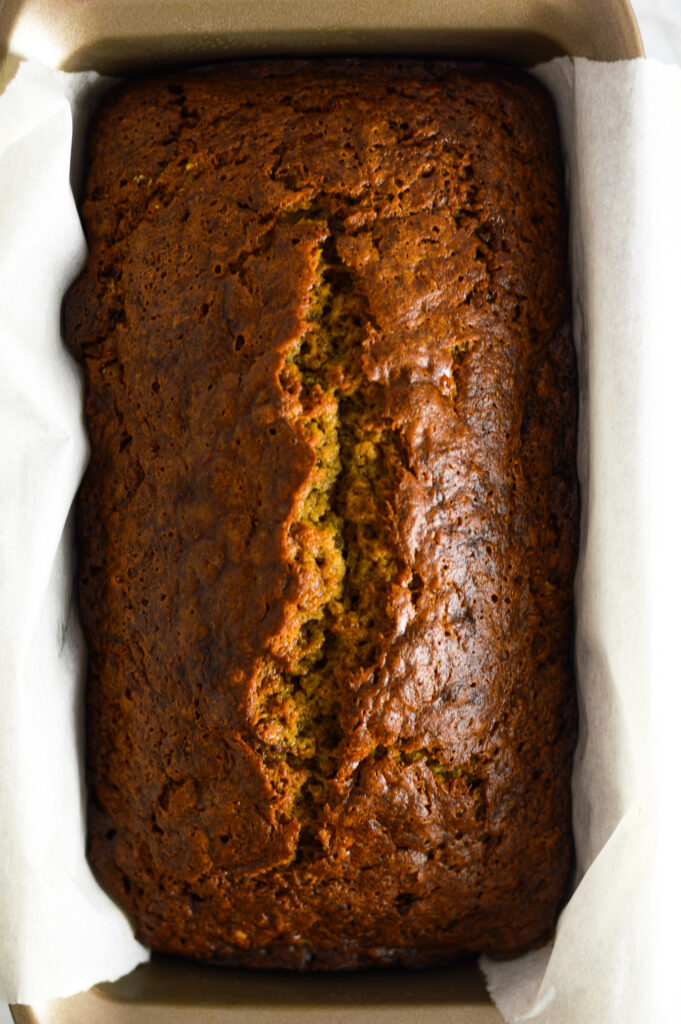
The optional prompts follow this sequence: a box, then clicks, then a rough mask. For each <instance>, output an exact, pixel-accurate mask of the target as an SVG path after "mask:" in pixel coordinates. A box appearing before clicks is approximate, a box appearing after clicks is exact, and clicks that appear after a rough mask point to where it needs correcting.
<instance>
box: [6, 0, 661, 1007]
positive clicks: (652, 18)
mask: <svg viewBox="0 0 681 1024" xmlns="http://www.w3.org/2000/svg"><path fill="white" fill-rule="evenodd" d="M631 2H632V6H633V8H634V11H635V12H636V17H637V18H638V22H639V26H640V28H641V35H642V36H643V45H644V47H645V51H646V56H647V57H654V58H657V59H658V60H661V61H665V62H667V63H673V62H675V63H678V64H681V0H631ZM0 1024H12V1018H11V1016H10V1013H9V1010H8V1008H7V1007H6V1005H4V1004H3V1005H0Z"/></svg>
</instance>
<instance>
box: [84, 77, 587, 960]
mask: <svg viewBox="0 0 681 1024" xmlns="http://www.w3.org/2000/svg"><path fill="white" fill-rule="evenodd" d="M560 182H561V169H560V163H559V159H558V144H557V135H556V128H555V123H554V119H553V113H552V110H551V107H550V103H549V101H548V100H547V97H546V96H545V95H544V93H543V92H542V90H541V88H540V87H539V86H538V85H537V84H536V83H534V82H533V81H532V80H531V79H529V78H528V77H526V76H524V75H522V74H520V73H517V72H514V71H507V70H496V69H490V68H485V67H483V66H473V65H471V66H465V65H461V66H458V65H453V64H445V63H442V62H433V63H429V64H421V63H417V62H411V61H393V62H385V61H333V62H322V61H317V62H275V63H271V62H270V63H267V62H262V63H258V62H252V63H249V62H244V63H239V64H234V65H231V66H229V67H226V68H224V69H221V70H216V71H210V72H206V73H196V74H186V73H184V74H177V75H169V76H166V77H164V78H162V79H150V80H147V81H142V82H139V83H136V84H133V85H132V86H128V87H125V88H124V89H122V90H119V91H117V92H116V93H115V94H114V95H113V96H112V97H111V98H110V100H109V101H108V102H107V104H106V105H105V107H104V108H103V110H102V111H101V112H100V114H99V115H98V117H97V119H96V122H95V124H94V126H93V129H92V134H91V140H90V162H89V171H88V178H87V185H86V191H85V199H84V202H83V217H84V221H85V225H86V231H87V235H88V240H89V244H90V256H89V259H88V263H87V266H86V267H85V269H84V271H83V273H82V274H81V276H80V278H79V279H78V281H77V282H76V283H75V285H74V286H73V288H72V289H71V291H70V293H69V295H68V297H67V300H66V304H65V326H66V337H67V341H68V343H69V345H70V347H71V349H72V351H73V352H74V354H75V355H76V357H77V358H78V359H79V361H80V362H81V364H82V365H83V366H84V368H85V375H86V383H87V407H86V416H87V423H88V429H89V432H90V437H91V440H92V448H93V456H92V462H91V465H90V468H89V470H88V473H87V477H86V480H85V482H84V485H83V488H82V490H81V494H80V497H79V510H78V521H79V544H80V554H81V561H80V566H81V567H80V584H79V585H80V600H81V614H82V617H83V621H84V625H85V630H86V633H87V637H88V642H89V647H90V667H89V678H88V698H87V699H88V727H89V732H88V776H89V783H90V859H91V862H92V864H93V866H94V868H95V870H96V871H97V873H98V875H99V877H100V878H101V880H102V882H103V883H104V884H105V885H106V887H107V888H108V889H109V890H110V891H111V892H112V893H113V894H114V895H115V896H116V897H117V898H118V899H119V900H120V901H121V903H122V904H123V905H124V906H125V907H126V908H127V909H128V910H129V911H130V913H131V914H132V915H133V916H134V918H135V920H136V923H137V928H138V933H139V935H140V936H141V938H142V939H143V940H144V941H146V942H148V943H149V944H150V945H151V946H153V947H154V948H157V949H161V950H166V951H170V952H176V953H187V954H192V955H198V956H204V957H211V958H214V959H221V960H226V961H229V962H235V963H251V964H274V965H282V966H298V967H300V966H306V965H309V966H322V967H348V966H350V967H351V966H359V965H362V964H367V963H391V962H403V963H414V964H417V963H433V962H437V961H441V960H447V959H451V958H453V957H455V956H457V955H460V954H462V953H466V952H473V951H479V950H486V951H488V952H491V953H496V954H498V955H508V954H511V953H514V952H517V951H519V950H522V949H526V948H528V947H530V946H531V945H533V944H535V943H536V942H538V941H542V940H543V939H545V938H546V937H547V936H548V935H549V934H550V931H551V928H552V925H553V921H554V918H555V913H556V907H557V904H558V902H559V900H560V898H561V896H562V894H563V889H564V885H565V879H566V873H567V870H568V866H569V857H570V840H569V762H570V755H571V751H572V747H573V743H574V699H573V694H572V682H571V656H570V644H571V612H570V588H571V580H572V574H573V568H574V557H575V547H576V521H577V519H576V517H577V498H576V483H575V470H574V406H575V399H574V380H573V356H572V348H571V343H570V340H569V335H568V333H567V331H566V330H565V328H564V321H565V318H566V311H567V293H566V286H565V270H564V263H563V251H564V238H563V217H564V214H563V206H562V188H561V183H560Z"/></svg>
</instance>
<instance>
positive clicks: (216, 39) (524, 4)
mask: <svg viewBox="0 0 681 1024" xmlns="http://www.w3.org/2000/svg"><path fill="white" fill-rule="evenodd" d="M2 53H4V54H5V55H6V58H5V59H7V60H11V57H12V56H17V57H34V58H37V59H38V60H41V61H42V62H43V63H45V64H48V65H50V66H53V67H60V68H63V69H65V70H69V71H81V70H86V69H95V70H97V71H100V72H103V73H109V74H111V73H114V74H125V73H128V74H131V73H133V74H134V73H135V72H137V71H139V70H142V69H147V68H149V67H159V66H163V65H169V64H175V65H177V64H185V65H186V64H200V63H202V62H207V61H216V60H220V59H225V58H228V57H234V56H240V57H243V56H259V57H263V56H274V55H277V56H281V55H291V56H293V55H303V54H305V55H309V54H372V53H373V54H376V53H388V54H397V53H399V54H413V55H417V56H423V55H440V56H442V55H447V56H458V57H482V58H488V59H498V60H503V61H506V62H509V63H517V64H523V65H531V64H533V63H537V62H539V61H542V60H546V59H549V58H550V57H553V56H557V55H560V54H569V55H572V56H582V57H590V58H593V59H597V60H622V59H627V58H633V57H640V56H642V55H643V48H642V44H641V37H640V34H639V31H638V26H637V24H636V20H635V18H634V14H633V11H632V9H631V7H630V5H629V3H628V0H456V2H454V0H428V2H424V0H400V2H398V0H368V2H361V3H360V2H359V0H333V2H331V0H259V2H251V3H243V2H242V0H202V2H201V3H196V0H164V2H163V3H159V2H154V0H136V2H135V3H131V2H130V0H70V2H69V3H68V4H66V3H64V0H4V3H0V54H2ZM9 66H10V65H9V64H7V65H6V68H7V69H8V68H9ZM3 70H5V69H3V67H2V65H1V64H0V82H1V81H2V80H3V78H4V77H5V76H4V75H3ZM11 1010H12V1015H13V1017H14V1020H15V1021H16V1022H17V1024H199V1022H200V1024H217V1022H218V1021H219V1022H220V1024H313V1022H315V1024H317V1022H320V1021H323V1022H324V1024H365V1022H367V1021H369V1020H371V1021H372V1022H375V1024H380V1022H385V1024H417V1022H421V1021H426V1020H427V1021H428V1024H445V1022H447V1024H500V1022H501V1021H502V1018H501V1016H500V1015H499V1013H498V1011H497V1010H496V1008H495V1007H494V1006H493V1004H492V1003H491V1002H490V999H489V997H488V995H487V993H486V990H485V986H484V983H483V980H482V977H481V975H480V974H479V972H478V969H477V967H476V966H475V964H474V963H467V964H463V965H460V966H457V967H455V968H450V969H439V970H425V971H400V970H387V971H373V972H366V973H350V974H337V975H325V976H322V975H314V976H302V977H301V976H298V975H292V974H289V973H287V972H283V971H274V972H268V973H265V972H260V971H243V970H229V969H220V968H215V967H206V966H201V965H198V964H192V963H189V962H183V961H177V960H172V959H169V958H163V957H154V958H152V961H151V962H150V963H149V964H147V965H144V966H141V967H138V968H137V969H136V970H135V971H133V972H132V974H130V975H128V976H127V977H125V978H122V979H121V980H119V981H117V982H115V983H106V984H100V985H96V986H95V987H94V988H93V989H91V990H90V991H89V992H85V993H81V994H79V995H76V996H72V997H71V998H69V999H54V1000H50V1001H48V1002H45V1003H42V1004H40V1005H39V1006H18V1005H15V1006H13V1007H11Z"/></svg>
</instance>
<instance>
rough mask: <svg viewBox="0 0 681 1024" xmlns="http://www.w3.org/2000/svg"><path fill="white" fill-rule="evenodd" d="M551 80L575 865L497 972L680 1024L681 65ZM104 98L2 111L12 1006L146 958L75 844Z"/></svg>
mask: <svg viewBox="0 0 681 1024" xmlns="http://www.w3.org/2000/svg"><path fill="white" fill-rule="evenodd" d="M538 73H539V74H540V76H541V77H542V78H543V79H544V81H545V82H546V83H547V84H548V85H549V87H550V88H551V90H552V92H553V93H554V96H555V98H556V102H557V105H558V109H559V113H560V118H561V126H562V131H563V136H564V142H565V148H566V155H567V160H568V171H569V183H570V200H571V232H572V242H571V249H572V266H573V280H574V291H575V318H576V342H577V349H578V360H579V370H580V382H581V419H580V431H581V434H580V454H579V458H580V474H581V481H582V502H583V524H582V547H581V560H580V567H579V573H578V580H577V609H578V637H577V649H578V667H579V674H580V708H581V721H580V742H579V748H578V752H577V759H576V769H575V778H574V804H575V836H576V843H577V861H578V863H577V877H576V891H575V893H574V895H573V897H572V899H571V900H570V902H569V904H568V906H567V907H566V909H565V910H564V912H563V914H562V916H561V920H560V923H559V928H558V932H557V936H556V940H555V943H554V945H553V946H552V947H550V948H547V949H545V950H540V951H537V952H535V953H532V954H530V955H528V956H526V957H523V958H521V959H519V960H515V961H512V962H510V963H506V964H493V963H491V962H490V961H487V960H485V961H483V967H484V969H485V972H486V975H487V979H488V984H489V987H490V991H491V993H492V995H493V997H494V998H495V1000H496V1002H497V1004H498V1006H499V1007H500V1009H501V1011H502V1013H503V1014H504V1015H505V1017H506V1019H507V1020H508V1021H517V1020H527V1019H532V1020H537V1021H541V1022H543V1024H591V1022H593V1024H596V1022H598V1024H641V1022H642V1021H647V1020H650V1021H655V1022H656V1024H666V1022H667V1021H669V1022H671V1021H672V1020H675V1019H676V1014H677V1012H678V1005H679V1003H678V1000H676V1006H675V999H674V996H675V989H674V969H675V955H674V945H673V942H672V939H673V937H674V932H673V931H672V930H671V928H672V925H673V924H674V921H675V914H677V915H678V913H679V911H680V910H681V900H680V899H679V896H680V883H679V877H681V873H680V872H679V870H678V868H677V865H676V860H677V857H676V855H675V854H676V851H675V844H674V823H675V822H674V819H675V818H676V817H678V814H674V813H673V812H674V809H675V806H676V804H677V802H678V797H677V794H676V788H677V785H676V779H677V778H678V777H679V774H680V773H679V770H678V767H677V765H676V757H675V755H676V745H677V744H678V740H677V741H676V743H675V740H676V735H675V733H676V730H677V729H678V725H677V723H678V722H679V721H680V718H679V703H680V698H679V694H680V693H681V686H679V683H681V679H680V678H679V676H680V674H681V673H680V671H679V658H678V655H677V652H676V635H677V632H678V631H679V624H678V622H677V619H678V614H677V610H678V609H679V606H680V605H681V602H679V600H678V596H677V594H676V581H677V580H678V579H679V570H680V569H681V541H680V540H679V537H680V536H681V530H679V526H678V522H677V520H678V511H677V510H678V509H679V500H678V499H679V493H678V482H679V471H678V469H677V466H679V465H681V459H679V456H678V454H677V451H678V448H679V442H680V441H681V430H680V429H679V414H678V409H679V405H680V404H681V396H680V395H679V386H680V382H681V373H680V372H679V371H680V370H681V331H680V328H679V323H680V322H681V321H680V319H679V315H678V312H677V310H678V297H677V296H678V295H679V293H680V292H681V274H680V273H679V272H680V271H681V265H680V260H679V255H678V239H679V238H681V200H680V198H679V196H680V194H681V190H680V189H679V181H680V180H681V70H679V69H675V68H666V67H663V66H662V65H657V64H654V63H651V62H643V61H634V62H626V63H622V64H616V65H599V64H593V63H590V62H586V61H581V60H578V61H575V62H573V61H570V60H567V59H564V60H560V61H555V62H552V63H551V64H550V65H547V66H545V67H544V68H542V69H540V70H539V72H538ZM99 87H100V86H99V85H98V84H96V83H95V84H93V80H92V77H91V76H65V75H59V74H56V73H54V72H52V71H49V70H47V69H45V68H43V67H42V66H41V65H38V64H35V63H25V64H22V65H21V66H20V67H19V69H18V71H17V73H16V74H15V77H14V78H13V79H12V81H11V82H10V84H9V85H8V86H7V88H6V90H5V92H4V94H3V95H1V96H0V471H1V474H2V475H1V476H0V693H1V694H2V698H3V699H2V712H3V713H2V714H1V715H0V918H2V921H3V928H2V930H0V998H1V999H5V1000H8V1001H10V1002H37V1001H40V1000H43V999H45V998H49V997H52V996H58V995H67V994H69V993H72V992H75V991H78V990H81V989H84V988H88V987H89V986H90V985H92V984H94V983H95V982H97V981H101V980H104V979H112V978H114V977H117V976H120V975H121V974H124V973H126V972H127V971H128V970H130V969H131V968H132V967H133V966H134V965H135V964H136V963H138V962H140V961H141V960H143V959H145V958H146V953H145V951H144V950H143V949H142V948H141V947H140V946H139V945H138V944H137V943H136V942H135V940H134V938H133V935H132V931H131V929H130V926H129V924H128V922H127V921H126V919H125V917H124V916H123V915H122V914H121V912H120V911H119V910H118V909H117V908H116V907H115V905H114V904H113V903H112V902H111V901H110V900H109V899H108V897H107V896H106V895H105V894H104V893H103V892H102V891H101V890H100V889H99V887H98V885H97V883H96V882H95V881H94V879H93V877H92V875H91V873H90V871H89V869H88V867H87V864H86V862H85V858H84V853H83V851H84V845H85V842H84V822H83V809H84V802H83V786H82V766H81V757H80V752H81V710H80V694H81V685H82V667H83V659H82V651H81V642H80V636H79V633H78V629H77V625H76V622H75V618H74V615H73V610H72V605H71V561H72V548H71V537H70V532H69V528H68V516H69V510H70V506H71V502H72V499H73V496H74V494H75V490H76V488H77V486H78V481H79V478H80V475H81V473H82V470H83V467H84V464H85V461H86V457H87V444H86V440H85V435H84V431H83V426H82V420H81V412H80V402H81V396H80V384H79V379H78V375H77V373H76V372H75V369H74V367H73V366H72V364H71V363H70V361H69V359H68V358H67V356H66V354H65V352H64V350H63V348H62V345H61V341H60V334H59V310H60V304H61V299H62V296H63V293H64V291H65V289H66V287H67V286H68V284H69V283H70V281H71V280H72V278H73V277H74V275H75V274H76V273H77V270H78V268H79V266H80V264H81V262H82V259H83V258H84V252H85V246H84V239H83V236H82V232H81V229H80V225H79V221H78V217H77V214H76V210H75V205H74V201H73V197H72V193H71V191H70V187H69V169H70V161H71V135H72V123H73V118H72V112H71V106H70V102H69V101H71V102H73V103H74V104H75V108H76V110H77V111H82V110H83V109H87V106H88V104H89V102H90V99H91V97H92V94H93V90H96V89H97V88H99ZM79 120H80V119H79V117H78V116H77V117H76V129H77V130H78V127H79ZM665 807H666V808H667V811H666V816H665V815H664V814H663V813H662V810H663V808H665Z"/></svg>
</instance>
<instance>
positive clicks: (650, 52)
mask: <svg viewBox="0 0 681 1024" xmlns="http://www.w3.org/2000/svg"><path fill="white" fill-rule="evenodd" d="M633 6H634V9H635V11H636V14H637V16H638V19H639V24H640V26H641V31H642V35H643V41H644V45H645V48H646V53H647V56H648V57H658V58H659V59H661V60H666V61H674V60H676V61H677V62H679V63H681V3H679V0H634V4H633ZM678 166H679V164H678V163H676V164H675V165H670V166H669V168H668V169H667V170H668V171H669V173H672V172H673V171H674V170H675V169H676V168H678ZM663 170H664V169H663ZM661 184H662V185H663V184H664V183H661ZM659 230H660V231H662V226H659ZM669 266H670V268H671V269H672V270H673V268H674V264H670V265H669ZM662 280H663V279H661V281H660V283H662ZM669 284H670V292H671V294H672V295H674V294H675V291H676V289H677V287H678V286H677V283H676V281H674V280H672V281H670V282H669ZM670 340H672V339H670ZM677 340H678V339H677ZM678 379H679V374H678V372H677V373H676V374H674V375H673V374H671V373H669V374H663V375H662V377H661V379H660V380H659V382H658V383H659V386H660V389H661V391H664V389H665V387H666V388H667V390H668V391H669V392H670V401H669V402H668V403H666V404H665V403H661V404H660V406H659V408H658V416H662V415H666V416H668V417H669V418H670V423H669V424H663V423H662V422H660V421H659V419H658V422H657V427H658V430H660V431H662V433H660V436H670V437H671V436H674V435H673V434H672V433H671V432H668V431H672V430H674V429H678V428H677V426H676V423H675V422H674V421H673V419H672V417H673V416H674V414H675V411H676V404H677V403H676V401H675V400H674V398H675V396H672V394H671V387H672V386H673V385H674V384H675V382H676V381H677V380H678ZM677 436H678V435H677ZM674 456H675V453H674ZM663 460H664V452H663V451H659V450H658V452H657V453H656V458H654V459H653V466H652V469H651V474H652V478H653V479H654V480H655V481H657V485H658V486H659V487H660V488H662V487H664V486H669V480H668V476H669V474H668V473H660V472H658V470H659V469H660V467H661V465H664V466H666V465H667V463H666V460H664V461H663ZM672 464H673V463H672ZM49 468H50V467H46V470H49ZM674 497H675V495H673V494H670V495H665V498H667V503H666V506H665V507H673V506H674V500H673V499H674ZM52 499H53V500H55V499H54V496H52ZM676 507H678V505H677V506H676ZM657 536H658V540H659V546H658V547H657V548H656V555H657V556H659V555H660V554H661V550H662V544H667V543H669V538H668V536H667V534H666V533H665V532H664V530H661V531H660V532H659V533H658V535H657ZM672 536H673V534H672ZM666 554H667V556H668V557H670V556H671V555H672V554H673V553H672V552H670V551H669V550H668V549H666ZM675 554H678V550H677V551H676V552H675ZM676 564H677V565H678V562H677V563H676ZM675 606H676V602H673V601H670V602H669V603H668V604H667V605H664V606H662V607H661V608H660V620H659V623H658V628H659V635H660V637H661V638H662V639H663V638H664V636H665V632H664V630H663V628H662V627H663V626H664V627H665V628H666V627H667V626H669V627H670V628H669V630H668V632H667V633H666V635H667V636H673V635H674V630H676V629H678V624H677V623H676V622H671V623H668V622H667V618H668V617H669V616H670V615H671V613H672V609H673V608H674V607H675ZM30 646H31V645H30V644H29V648H28V652H29V654H30ZM663 650H664V648H663V646H662V643H661V645H660V647H659V652H660V655H662V653H663ZM657 712H658V709H653V714H654V715H657ZM677 720H678V719H677ZM664 724H665V722H664V719H663V718H661V719H660V728H661V729H664ZM673 779H674V776H673V775H670V776H669V780H670V782H669V785H670V786H671V785H672V783H673ZM71 785H72V786H74V785H75V782H74V781H73V779H72V780H71ZM670 797H672V798H673V799H671V800H670V804H669V805H670V806H673V805H674V802H675V798H676V794H675V793H674V792H673V791H672V792H671V793H670ZM634 827H635V822H634ZM669 849H671V844H665V843H662V844H660V851H661V852H660V853H659V856H660V857H662V858H663V857H664V855H665V852H666V851H668V850H669ZM5 877H7V876H5ZM660 877H662V874H660ZM660 905H661V904H660ZM667 906H668V907H669V908H670V912H671V911H672V910H673V908H674V906H675V904H674V901H673V900H668V901H667ZM3 924H4V932H5V935H6V936H7V935H9V934H12V929H11V927H10V925H9V924H8V923H7V922H3ZM672 951H673V947H671V946H670V955H671V953H672ZM658 970H659V976H660V978H661V979H663V978H665V977H671V976H674V973H675V971H674V969H673V965H672V964H667V963H664V962H663V961H660V963H659V964H658ZM660 991H661V989H660ZM653 1019H655V1018H653ZM657 1019H658V1020H663V1017H662V1016H660V1017H658V1018H657ZM10 1020H11V1018H10V1015H9V1011H8V1010H7V1008H6V1007H5V1006H0V1024H9V1022H10ZM560 1024H565V1022H564V1020H562V1019H561V1022H560Z"/></svg>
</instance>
